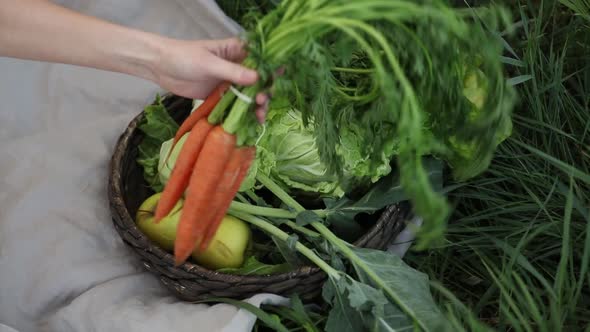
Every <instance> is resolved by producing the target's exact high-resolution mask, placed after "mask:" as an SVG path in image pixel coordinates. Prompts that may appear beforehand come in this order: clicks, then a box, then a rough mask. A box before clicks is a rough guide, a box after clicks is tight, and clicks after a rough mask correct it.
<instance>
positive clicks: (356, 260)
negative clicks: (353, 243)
mask: <svg viewBox="0 0 590 332" xmlns="http://www.w3.org/2000/svg"><path fill="white" fill-rule="evenodd" d="M257 178H258V180H259V181H260V182H261V183H262V184H263V185H264V186H265V187H266V188H267V189H268V190H270V191H271V192H272V193H273V194H274V195H275V196H277V197H278V198H279V199H280V200H281V201H283V203H285V204H287V205H288V206H289V207H291V208H292V209H294V210H295V211H297V212H303V211H305V208H304V207H303V206H302V205H301V204H299V203H298V202H297V201H296V200H295V199H293V198H292V197H291V196H289V194H287V193H286V192H285V191H284V190H283V189H282V188H281V187H280V186H278V185H277V184H276V183H274V181H272V179H270V178H268V177H266V176H265V175H261V174H259V175H257ZM311 226H312V227H313V228H315V229H316V230H317V231H318V232H319V233H320V234H321V235H322V236H323V237H324V238H325V239H326V240H327V241H328V242H329V243H331V244H332V245H333V246H334V247H335V248H336V249H338V250H340V252H341V253H342V254H343V255H344V256H345V257H346V258H348V259H349V260H350V261H351V262H352V263H353V264H355V265H356V266H357V267H358V268H359V269H361V270H362V271H364V272H365V273H366V274H367V277H369V278H370V279H371V280H372V281H373V282H374V283H375V284H376V285H377V286H379V287H380V288H381V289H382V290H383V291H384V292H385V293H386V294H387V296H389V298H390V299H391V300H393V301H394V303H396V304H397V305H398V306H399V307H400V309H401V310H403V311H404V312H405V313H406V314H407V315H408V316H409V317H410V318H412V319H413V320H414V321H415V322H416V323H417V324H418V325H420V327H421V328H422V329H423V330H425V331H427V330H428V329H427V328H426V326H424V324H423V323H422V322H421V321H420V320H419V319H417V317H416V314H415V313H414V311H413V310H412V309H411V308H409V307H408V306H407V305H406V304H405V303H404V302H403V301H402V299H401V298H400V296H399V295H398V294H397V293H396V292H395V291H394V290H393V289H391V287H389V286H388V285H387V283H386V282H385V281H384V280H383V279H381V278H380V277H379V276H378V275H377V274H376V273H375V271H373V270H372V269H371V268H370V267H369V266H368V265H367V264H366V263H365V262H364V261H363V260H362V259H361V258H360V257H358V256H357V255H356V254H355V253H354V252H353V251H352V249H351V248H350V245H349V244H348V243H346V242H345V241H343V240H341V239H340V238H338V237H337V236H336V235H335V234H334V233H332V232H331V231H330V230H329V229H328V228H327V227H326V226H324V225H323V224H322V223H320V222H312V223H311Z"/></svg>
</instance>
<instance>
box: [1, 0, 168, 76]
mask: <svg viewBox="0 0 590 332" xmlns="http://www.w3.org/2000/svg"><path fill="white" fill-rule="evenodd" d="M160 42H161V37H158V36H156V35H153V34H149V33H145V32H142V31H138V30H134V29H130V28H127V27H123V26H119V25H116V24H112V23H109V22H106V21H102V20H100V19H97V18H94V17H90V16H86V15H83V14H80V13H76V12H74V11H71V10H69V9H66V8H63V7H60V6H58V5H56V4H54V3H52V2H50V1H47V0H0V56H5V57H15V58H20V59H27V60H36V61H47V62H55V63H66V64H72V65H79V66H86V67H92V68H97V69H102V70H109V71H115V72H121V73H125V74H130V75H134V76H138V77H143V78H146V79H149V80H154V79H155V77H154V72H153V71H154V66H156V64H157V62H158V61H159V56H160V55H159V54H160V52H159V45H160Z"/></svg>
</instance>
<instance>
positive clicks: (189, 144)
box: [154, 119, 213, 223]
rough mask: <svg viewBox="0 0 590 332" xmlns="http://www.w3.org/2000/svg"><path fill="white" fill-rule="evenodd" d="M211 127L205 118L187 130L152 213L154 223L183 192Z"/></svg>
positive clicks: (170, 207)
mask: <svg viewBox="0 0 590 332" xmlns="http://www.w3.org/2000/svg"><path fill="white" fill-rule="evenodd" d="M212 128H213V125H211V124H210V123H209V122H208V121H207V119H201V120H200V121H199V122H197V124H196V125H195V126H194V128H193V129H192V130H191V131H190V132H189V136H188V137H187V139H186V141H185V143H184V145H183V146H182V149H181V150H180V153H179V154H178V158H177V159H176V163H175V164H174V168H172V172H171V173H170V178H169V179H168V182H167V183H166V186H164V190H163V191H162V197H161V198H160V201H159V202H158V206H157V208H156V212H155V215H154V218H155V220H156V223H157V222H159V221H160V220H161V219H162V218H164V217H165V216H166V215H168V213H170V210H172V208H174V206H175V205H176V202H178V199H179V198H180V197H181V196H182V194H183V193H184V192H185V190H186V188H187V185H188V181H189V179H190V176H191V174H192V170H193V167H194V165H195V162H196V161H197V158H198V156H199V155H200V152H201V149H202V148H203V145H204V144H205V139H206V138H207V135H208V134H209V132H210V131H211V129H212Z"/></svg>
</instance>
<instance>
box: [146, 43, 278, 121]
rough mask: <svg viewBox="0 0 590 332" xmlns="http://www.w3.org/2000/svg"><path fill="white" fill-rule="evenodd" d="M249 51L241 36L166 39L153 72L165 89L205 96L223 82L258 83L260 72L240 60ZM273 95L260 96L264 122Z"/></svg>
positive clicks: (258, 112)
mask: <svg viewBox="0 0 590 332" xmlns="http://www.w3.org/2000/svg"><path fill="white" fill-rule="evenodd" d="M246 55H247V53H246V51H245V49H244V47H243V43H242V42H241V41H240V40H239V39H237V38H229V39H222V40H198V41H185V40H176V39H166V40H164V42H163V43H162V45H161V47H160V54H159V56H158V60H157V61H156V63H155V65H154V68H152V74H153V76H154V79H153V80H154V81H155V82H156V83H157V84H158V85H160V86H161V87H162V88H164V89H166V90H167V91H170V92H172V93H174V94H176V95H179V96H183V97H186V98H194V99H204V98H206V97H207V95H208V94H209V93H210V92H211V91H212V90H213V89H214V88H215V87H216V86H217V85H219V83H221V82H222V81H228V82H231V83H233V84H237V85H246V86H247V85H252V84H255V83H256V82H257V81H258V79H259V75H258V73H257V72H256V71H255V70H252V69H249V68H246V67H244V66H242V65H241V64H240V63H241V61H242V60H244V58H245V57H246ZM268 102H269V96H268V95H267V94H265V93H259V94H258V95H257V96H256V104H257V107H256V117H257V118H258V121H259V122H260V123H262V122H264V118H265V116H266V112H267V109H268Z"/></svg>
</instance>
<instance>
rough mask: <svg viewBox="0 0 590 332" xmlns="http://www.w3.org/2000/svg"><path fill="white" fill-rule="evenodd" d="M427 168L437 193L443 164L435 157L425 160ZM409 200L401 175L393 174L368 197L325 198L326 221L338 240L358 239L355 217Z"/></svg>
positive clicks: (378, 183) (381, 180) (367, 195)
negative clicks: (401, 182) (400, 179)
mask: <svg viewBox="0 0 590 332" xmlns="http://www.w3.org/2000/svg"><path fill="white" fill-rule="evenodd" d="M424 167H425V169H427V170H428V177H429V179H430V182H431V184H432V186H433V187H434V188H435V189H436V190H441V188H442V162H440V161H439V160H437V159H434V158H425V159H424ZM405 200H407V197H406V194H405V192H404V189H403V187H402V185H401V184H400V181H399V174H398V173H396V172H392V173H390V174H389V175H387V176H385V177H383V178H381V179H380V180H379V181H378V182H377V183H376V184H375V185H374V186H373V187H372V188H371V189H370V190H369V191H368V192H367V193H366V194H365V195H363V196H362V197H361V198H360V199H358V200H353V199H351V198H348V197H343V198H341V199H339V200H336V201H335V200H331V199H326V200H325V201H324V202H325V204H326V206H327V208H328V210H329V211H328V214H327V218H326V220H327V222H328V223H329V224H330V225H332V226H333V227H334V232H335V233H336V234H338V236H339V237H341V238H343V239H345V240H348V239H351V238H354V237H355V236H358V234H359V233H358V232H359V231H360V227H359V225H358V224H357V223H356V222H355V220H354V219H355V217H356V216H357V215H358V214H360V213H369V214H370V213H374V212H376V211H378V210H380V209H383V208H384V207H386V206H388V205H391V204H395V203H399V202H402V201H405Z"/></svg>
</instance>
